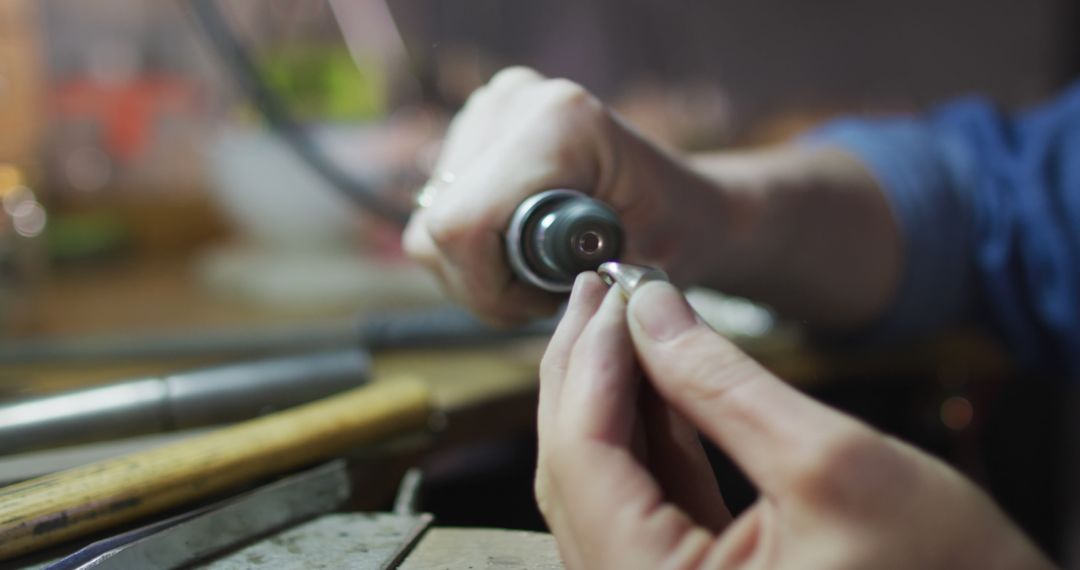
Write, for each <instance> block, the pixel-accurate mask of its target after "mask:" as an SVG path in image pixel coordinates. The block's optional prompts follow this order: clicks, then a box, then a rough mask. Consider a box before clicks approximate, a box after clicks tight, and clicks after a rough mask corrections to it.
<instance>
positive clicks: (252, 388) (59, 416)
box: [0, 349, 371, 455]
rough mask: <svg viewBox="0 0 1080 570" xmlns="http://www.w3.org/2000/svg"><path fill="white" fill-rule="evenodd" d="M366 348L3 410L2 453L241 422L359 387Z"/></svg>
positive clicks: (125, 385) (366, 368)
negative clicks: (364, 349)
mask: <svg viewBox="0 0 1080 570" xmlns="http://www.w3.org/2000/svg"><path fill="white" fill-rule="evenodd" d="M370 371H371V360H370V357H369V356H368V354H367V352H365V351H363V350H359V349H349V350H338V351H333V352H324V353H318V354H309V355H302V356H290V357H285V358H274V359H268V360H258V361H253V362H242V363H235V364H226V365H222V366H215V367H210V368H203V369H198V370H192V371H188V372H183V373H179V374H172V375H169V376H163V377H155V378H143V379H137V380H130V381H127V382H120V383H116V384H110V385H107V386H100V387H95V388H88V389H84V390H78V391H75V392H67V393H64V394H57V395H51V396H42V397H38V398H33V399H28V400H22V401H16V402H12V403H9V404H5V405H0V455H6V454H11V453H17V452H21V451H28V450H32V449H39V448H46V447H59V446H62V445H68V444H74V443H82V442H87V441H100V440H106V439H114V438H119V437H130V436H135V435H142V434H147V433H154V432H162V431H170V430H174V429H188V428H193V427H198V426H206V425H215V424H221V423H227V422H234V421H240V420H244V419H248V418H252V417H256V416H259V415H262V414H266V413H269V412H273V411H276V410H279V409H283V408H288V407H291V406H296V405H299V404H303V403H306V402H310V401H313V400H317V399H319V398H323V397H326V396H329V395H332V394H336V393H338V392H342V391H344V390H348V389H351V388H355V387H358V386H360V385H361V384H363V383H364V382H365V381H367V379H368V377H369V375H370Z"/></svg>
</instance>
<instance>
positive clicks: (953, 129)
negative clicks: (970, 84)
mask: <svg viewBox="0 0 1080 570" xmlns="http://www.w3.org/2000/svg"><path fill="white" fill-rule="evenodd" d="M809 140H810V142H811V143H812V144H827V145H835V146H839V147H842V148H844V149H846V150H848V151H849V152H851V153H853V154H855V155H856V156H858V157H860V159H861V160H862V161H864V162H865V163H866V165H867V166H868V167H869V168H870V170H871V172H872V173H873V174H874V176H875V177H876V178H877V180H878V182H879V183H880V184H881V186H882V188H884V190H885V192H886V194H887V196H888V198H889V200H890V203H891V205H892V208H893V212H894V214H895V216H896V219H897V220H898V222H899V226H900V228H901V231H902V232H903V238H904V244H905V252H906V257H905V268H904V271H903V277H902V281H901V285H900V288H899V290H898V292H897V294H896V296H895V298H894V302H893V305H892V307H891V309H890V310H889V312H888V314H887V315H886V317H885V318H884V319H883V322H882V323H881V325H880V326H881V328H882V329H883V330H887V331H888V333H889V334H891V335H912V334H919V333H924V332H928V331H930V330H932V329H934V328H937V327H940V326H942V325H945V324H949V323H953V322H957V321H962V320H977V321H979V322H980V324H983V325H985V326H987V327H988V328H991V329H992V330H994V331H995V332H997V333H998V334H999V335H1000V336H1002V337H1003V339H1004V340H1005V341H1006V342H1007V343H1008V344H1009V346H1010V347H1011V348H1012V350H1013V352H1014V354H1015V356H1016V357H1017V359H1018V361H1019V362H1021V363H1022V364H1023V365H1025V366H1028V367H1032V368H1039V369H1045V370H1052V371H1057V372H1064V373H1066V374H1069V375H1072V376H1080V84H1077V85H1075V86H1073V88H1072V89H1070V90H1069V91H1067V92H1065V93H1064V94H1063V95H1061V96H1060V97H1059V98H1058V99H1057V100H1055V101H1053V102H1050V103H1048V104H1046V105H1044V106H1041V107H1037V108H1035V109H1032V110H1030V111H1026V112H1023V113H1020V114H1017V115H1015V116H1007V115H1004V114H1002V113H1001V112H999V111H998V110H996V109H995V108H994V107H993V106H992V105H990V104H988V103H987V102H985V101H983V100H978V99H971V100H964V101H959V102H956V103H953V104H950V105H947V106H945V107H942V108H940V109H938V110H937V111H935V112H933V113H931V114H930V115H928V116H925V117H921V118H899V119H885V120H859V119H844V120H840V121H836V122H834V123H830V124H828V125H826V126H825V127H823V128H822V129H820V130H818V131H816V132H815V133H813V134H812V135H810V137H809Z"/></svg>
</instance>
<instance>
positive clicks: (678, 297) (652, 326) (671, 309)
mask: <svg viewBox="0 0 1080 570" xmlns="http://www.w3.org/2000/svg"><path fill="white" fill-rule="evenodd" d="M630 316H631V317H632V318H633V319H634V321H636V322H637V324H638V326H640V327H641V329H642V330H643V331H645V334H647V335H649V337H651V338H652V339H653V340H657V341H665V340H670V339H672V338H675V337H676V336H678V335H679V334H680V333H682V332H683V331H685V330H687V329H689V328H691V327H693V326H694V325H695V324H697V316H696V315H695V313H694V310H693V309H691V308H690V305H689V304H688V303H687V302H686V298H685V297H683V295H682V293H680V292H679V290H678V289H676V288H675V287H673V286H672V285H670V284H668V283H663V282H652V283H646V284H645V285H643V286H641V288H639V289H638V290H637V291H635V292H634V295H633V296H632V297H630Z"/></svg>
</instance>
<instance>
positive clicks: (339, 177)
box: [191, 0, 410, 226]
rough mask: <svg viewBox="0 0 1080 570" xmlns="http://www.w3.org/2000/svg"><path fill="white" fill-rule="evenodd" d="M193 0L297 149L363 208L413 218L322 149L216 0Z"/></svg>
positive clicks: (401, 220)
mask: <svg viewBox="0 0 1080 570" xmlns="http://www.w3.org/2000/svg"><path fill="white" fill-rule="evenodd" d="M191 3H192V5H193V8H194V14H195V18H196V19H197V20H198V21H199V23H200V25H201V26H202V28H203V30H205V32H206V35H207V37H208V38H209V40H210V43H211V44H212V45H213V46H214V49H215V50H216V51H217V54H218V56H219V57H220V58H221V60H222V62H223V63H224V64H225V66H226V67H227V68H228V69H229V71H230V72H231V73H232V75H233V77H234V78H235V79H236V81H237V82H238V83H239V84H240V88H241V90H242V92H243V93H244V94H245V95H246V96H247V97H248V98H249V99H251V102H252V103H253V104H254V105H255V107H256V108H257V109H258V110H259V113H261V114H262V115H263V117H265V118H266V121H267V122H268V123H269V124H270V127H271V128H272V129H273V130H274V131H275V132H276V133H277V134H278V135H279V136H280V137H281V138H282V139H283V140H284V141H285V142H286V144H288V145H289V147H290V148H291V149H292V150H293V152H295V153H296V154H297V156H299V157H300V158H301V159H302V160H303V161H304V162H305V163H307V165H308V166H310V167H311V169H312V170H314V171H315V172H317V173H318V174H319V175H321V176H322V177H323V178H325V179H326V180H327V181H328V182H330V184H331V185H332V186H334V187H335V188H337V189H338V190H339V191H341V192H342V193H343V194H345V195H346V196H348V197H349V198H350V199H351V200H353V201H354V202H356V203H357V204H358V205H360V206H361V207H362V208H364V209H365V210H367V211H369V212H371V213H373V214H375V215H377V216H379V217H381V218H383V219H386V220H389V221H392V222H394V223H396V224H398V225H400V226H404V225H405V222H406V221H408V219H409V214H410V212H409V211H408V210H406V209H405V208H402V207H399V206H397V205H395V204H393V203H390V202H389V201H388V200H385V199H383V198H381V197H379V196H378V194H377V193H376V192H375V191H374V190H373V189H372V188H370V187H369V186H367V185H366V184H364V183H363V182H361V181H359V180H357V179H356V178H355V177H354V176H350V175H349V174H348V173H346V172H345V171H343V170H342V169H341V168H340V167H339V166H338V165H337V164H335V163H334V161H332V160H330V159H329V158H328V157H327V156H326V154H325V153H324V152H322V150H321V149H319V147H318V145H317V144H315V141H314V140H313V139H312V138H311V135H310V134H309V133H308V132H307V130H306V129H305V128H304V127H303V125H301V124H300V123H298V122H297V121H296V120H295V119H294V118H293V117H292V116H291V115H290V114H289V112H288V110H287V109H286V107H285V105H284V104H283V103H282V102H281V99H279V98H278V97H277V95H276V94H275V93H274V92H273V91H272V90H271V89H270V88H269V86H267V85H266V83H265V82H263V80H262V78H261V77H260V76H259V73H258V71H257V70H256V69H255V65H254V64H253V63H252V61H251V56H250V55H249V54H248V52H247V50H246V49H245V48H244V46H243V45H242V44H241V43H240V41H239V40H238V39H237V37H236V35H235V34H233V33H232V31H231V29H230V28H229V25H228V24H227V23H226V22H225V18H224V17H223V16H222V14H221V11H220V10H219V9H218V6H217V4H216V2H215V0H191Z"/></svg>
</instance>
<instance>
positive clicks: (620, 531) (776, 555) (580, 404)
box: [536, 274, 1050, 569]
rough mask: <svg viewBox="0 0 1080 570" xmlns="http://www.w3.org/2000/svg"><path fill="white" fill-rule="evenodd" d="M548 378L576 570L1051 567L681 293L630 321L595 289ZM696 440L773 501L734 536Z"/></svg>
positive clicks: (568, 542) (942, 474)
mask: <svg viewBox="0 0 1080 570" xmlns="http://www.w3.org/2000/svg"><path fill="white" fill-rule="evenodd" d="M638 366H640V370H639V369H638ZM540 374H541V388H540V406H539V411H538V432H539V441H540V453H539V462H538V469H537V479H536V490H537V499H538V502H539V504H540V507H541V510H542V511H543V513H544V516H545V518H546V520H547V521H548V524H549V526H550V527H551V530H552V532H553V533H554V534H555V537H556V539H557V540H558V543H559V549H560V552H561V554H562V556H563V559H564V562H565V563H566V565H567V567H569V568H578V569H580V568H619V569H628V568H747V567H754V568H867V567H870V568H1044V567H1050V563H1049V561H1048V560H1047V559H1046V558H1045V557H1043V555H1042V554H1040V553H1039V552H1038V550H1037V549H1036V548H1035V547H1034V546H1033V545H1032V544H1031V543H1030V541H1029V540H1028V539H1027V538H1026V537H1024V535H1023V534H1022V533H1021V532H1020V530H1019V529H1017V528H1016V527H1015V526H1014V525H1013V524H1012V523H1011V522H1010V521H1009V520H1008V519H1007V518H1006V517H1005V516H1004V515H1003V514H1002V513H1001V511H1000V510H999V509H998V508H997V507H996V506H995V505H994V504H993V502H992V501H991V500H990V499H989V498H988V497H987V496H986V495H985V494H983V493H982V492H981V491H980V490H979V489H977V488H976V487H975V486H974V485H973V484H971V483H970V482H969V481H967V480H966V479H964V478H963V477H962V476H961V475H959V474H958V473H956V472H955V471H954V470H952V469H951V468H949V467H948V466H946V465H945V464H943V463H941V462H940V461H938V460H936V459H934V458H932V457H930V456H928V455H926V454H924V453H922V452H920V451H918V450H916V449H914V448H912V447H911V446H908V445H906V444H904V443H901V442H899V441H896V440H894V439H892V438H889V437H888V436H885V435H882V434H880V433H878V432H876V431H874V430H873V429H871V428H869V427H867V426H866V425H864V424H862V423H861V422H858V421H857V420H855V419H853V418H850V417H848V416H846V415H844V414H841V413H839V412H837V411H835V410H832V409H830V408H828V407H826V406H824V405H822V404H820V403H818V402H816V401H814V400H812V399H810V398H808V397H806V396H804V395H802V394H801V393H799V392H798V391H796V390H795V389H793V388H791V387H790V386H788V385H786V384H785V383H783V382H781V381H780V380H778V379H776V378H775V377H773V376H772V375H771V374H769V373H768V372H767V371H766V370H764V369H763V368H761V367H760V366H759V365H758V364H757V363H755V362H754V361H752V360H751V359H749V358H748V357H747V356H745V355H744V354H742V353H741V352H740V351H739V350H738V349H737V348H735V347H734V346H732V345H731V344H730V343H728V342H727V341H726V340H725V339H723V338H722V337H720V336H719V335H717V334H716V333H714V332H713V331H712V330H710V329H709V328H708V327H707V326H706V325H704V324H702V323H701V322H699V321H698V320H697V319H696V317H695V315H694V313H693V311H692V310H691V309H690V307H689V305H687V304H686V302H685V299H683V297H682V295H681V294H679V293H678V291H677V290H676V289H674V288H673V287H671V286H670V285H667V284H663V283H649V284H646V285H644V286H642V287H641V288H640V289H639V290H638V291H636V292H635V293H634V294H633V296H632V297H631V299H630V301H629V307H627V305H626V303H624V302H623V301H622V298H621V297H620V295H619V294H618V293H616V292H609V293H608V294H607V295H606V296H605V294H604V287H603V285H602V284H601V283H600V281H599V279H598V278H597V277H596V276H595V275H593V274H583V275H582V276H580V277H579V278H578V281H577V282H576V283H575V287H574V292H573V293H572V295H571V299H570V304H569V307H568V308H567V311H566V314H565V316H564V318H563V321H562V323H560V325H559V328H558V330H557V331H556V333H555V335H554V336H553V338H552V340H551V344H550V345H549V347H548V351H547V353H546V354H545V356H544V360H543V362H542V365H541V372H540ZM641 378H648V379H649V382H648V383H647V385H648V386H651V387H652V389H655V392H656V394H654V395H652V396H650V395H648V390H643V388H645V387H646V383H643V382H640V379H641ZM642 394H645V396H643V395H642ZM656 395H658V398H659V399H658V398H657V397H656ZM661 399H662V401H661ZM665 402H666V404H665ZM683 418H685V420H684V419H683ZM687 422H688V423H687ZM691 426H696V427H697V428H698V429H700V430H701V431H702V432H703V433H704V435H705V436H706V437H708V438H709V439H711V440H712V441H714V442H715V443H716V444H717V445H719V446H720V447H721V448H722V449H724V450H725V451H726V452H727V453H728V454H729V455H730V456H731V457H732V459H733V460H734V461H735V462H736V463H737V464H738V465H739V466H740V467H741V468H742V469H743V471H744V472H745V473H746V474H747V475H748V476H749V478H750V479H751V480H752V481H753V482H754V483H755V484H756V486H757V487H758V490H759V492H760V497H759V499H758V500H757V502H756V503H755V504H754V505H753V506H751V507H750V508H749V509H747V510H746V511H745V512H743V513H742V514H740V515H739V517H738V518H736V519H734V520H731V516H730V514H729V513H728V511H727V509H726V508H725V507H724V505H723V501H722V499H721V496H720V492H719V490H718V489H717V487H716V483H715V480H714V479H713V476H712V471H711V469H710V468H709V466H708V463H707V462H706V460H705V457H704V455H703V453H702V450H701V447H700V445H699V443H698V440H697V438H696V431H695V430H694V428H693V427H691Z"/></svg>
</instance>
